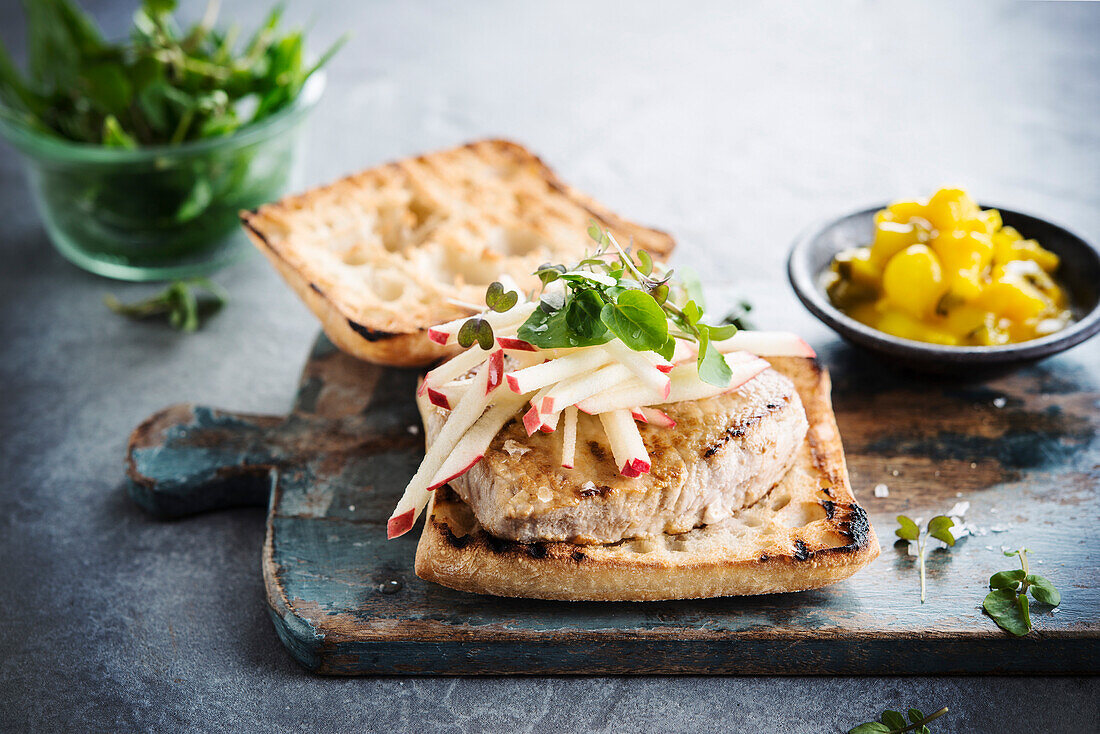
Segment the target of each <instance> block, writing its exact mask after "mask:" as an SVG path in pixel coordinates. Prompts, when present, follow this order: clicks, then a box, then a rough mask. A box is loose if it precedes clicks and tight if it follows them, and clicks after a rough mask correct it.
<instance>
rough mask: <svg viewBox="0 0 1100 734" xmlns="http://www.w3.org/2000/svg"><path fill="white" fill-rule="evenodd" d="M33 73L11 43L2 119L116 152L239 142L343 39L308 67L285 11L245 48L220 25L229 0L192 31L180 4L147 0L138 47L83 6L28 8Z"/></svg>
mask: <svg viewBox="0 0 1100 734" xmlns="http://www.w3.org/2000/svg"><path fill="white" fill-rule="evenodd" d="M24 7H25V8H26V14H27V47H28V57H29V58H28V61H29V63H28V72H29V73H28V76H26V77H25V76H24V75H23V74H22V73H21V72H20V71H19V69H18V68H17V67H16V65H15V63H14V62H13V61H12V59H11V57H10V56H9V55H8V53H7V51H6V50H5V49H4V47H3V46H2V45H0V114H2V115H4V116H7V117H9V118H11V119H14V120H16V121H17V122H19V123H21V124H23V125H26V126H28V127H31V128H34V129H36V130H38V131H40V132H49V133H53V134H56V135H58V136H60V137H63V138H67V139H69V140H75V141H78V142H84V143H95V144H99V145H104V146H109V147H116V148H135V147H138V146H142V145H161V144H177V143H182V142H184V141H188V140H197V139H200V138H212V137H218V136H222V135H228V134H230V133H232V132H234V131H235V130H237V129H238V128H240V127H242V126H244V125H248V124H251V123H254V122H258V121H260V120H262V119H264V118H266V117H268V116H270V115H271V114H273V113H275V112H277V111H279V110H280V109H282V108H284V107H286V106H287V105H288V104H289V103H291V102H292V101H293V100H294V99H295V98H296V97H297V96H298V93H299V92H300V91H301V89H302V87H303V85H304V84H305V82H306V80H307V79H308V78H309V77H310V75H311V74H313V72H315V71H316V70H317V69H318V68H320V67H321V66H322V65H323V64H325V63H326V62H327V61H328V59H329V58H331V56H332V54H333V53H334V52H335V51H336V49H337V48H338V47H339V46H340V44H341V43H342V42H343V39H341V41H339V42H337V43H336V44H335V45H334V46H333V47H332V48H330V49H329V50H328V51H327V52H325V53H324V54H322V56H321V57H320V59H319V60H317V61H316V62H314V63H313V64H307V63H306V61H305V54H304V38H303V35H302V32H301V31H291V32H289V33H283V32H281V31H280V29H279V22H280V19H281V16H282V8H281V7H276V8H275V9H274V10H272V11H271V13H270V15H269V16H268V18H267V20H266V21H265V22H264V23H263V24H262V25H261V26H260V27H259V28H258V29H256V31H255V32H254V33H253V34H252V35H251V37H250V38H249V39H248V40H247V41H246V42H245V43H244V44H243V45H239V44H238V43H237V39H238V37H239V35H240V29H239V28H238V27H237V26H231V27H229V28H228V29H227V30H225V31H219V30H215V29H214V23H215V20H216V16H217V9H218V2H217V0H211V2H210V4H209V5H208V7H207V11H206V14H205V15H204V16H203V18H202V19H201V20H200V21H199V22H198V23H196V24H195V25H194V26H192V27H191V28H190V29H189V30H187V31H186V32H183V31H181V30H180V29H179V27H178V26H177V24H176V22H175V20H174V18H173V17H172V14H173V12H174V11H175V9H176V0H144V2H143V3H142V4H141V7H140V8H139V9H138V10H137V12H136V13H135V14H134V27H133V29H132V31H131V33H130V39H129V41H128V42H123V43H108V42H107V41H106V40H105V39H104V38H103V34H102V33H101V32H100V30H99V28H98V27H97V26H96V24H95V23H94V22H93V21H92V19H91V18H90V17H88V16H87V15H86V14H84V13H83V12H82V11H81V10H80V8H79V7H77V6H76V4H75V3H74V2H72V0H25V2H24Z"/></svg>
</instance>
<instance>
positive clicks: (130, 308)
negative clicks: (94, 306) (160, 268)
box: [103, 278, 229, 331]
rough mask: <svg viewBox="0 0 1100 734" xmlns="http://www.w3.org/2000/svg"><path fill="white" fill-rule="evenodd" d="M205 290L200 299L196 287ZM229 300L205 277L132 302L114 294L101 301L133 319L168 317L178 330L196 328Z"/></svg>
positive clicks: (217, 286) (169, 287)
mask: <svg viewBox="0 0 1100 734" xmlns="http://www.w3.org/2000/svg"><path fill="white" fill-rule="evenodd" d="M196 289H197V290H201V291H203V292H204V294H205V295H204V297H203V298H199V297H198V296H196V294H195V290H196ZM228 300H229V297H228V295H227V294H226V292H225V290H224V289H223V288H222V287H221V286H219V285H217V284H216V283H213V282H212V281H210V280H207V279H206V278H192V279H190V280H178V281H175V282H174V283H171V284H170V285H169V286H168V287H166V288H165V289H164V290H163V291H161V292H160V293H157V294H155V295H153V296H150V297H149V298H146V299H145V300H142V301H137V302H135V303H122V302H121V301H119V300H118V299H117V298H116V297H115V296H113V295H110V294H108V295H106V296H104V298H103V302H104V303H105V304H106V305H107V308H109V309H111V310H112V311H114V312H115V313H117V314H119V315H121V316H126V317H128V318H132V319H147V318H152V317H157V316H167V317H168V323H169V324H170V325H171V326H172V327H173V328H175V329H178V330H179V331H195V330H197V329H198V328H199V326H200V325H201V323H202V321H203V320H204V319H206V318H209V317H210V316H212V315H213V314H214V313H216V312H217V311H218V310H219V309H221V307H222V306H224V305H225V303H226V302H227V301H228Z"/></svg>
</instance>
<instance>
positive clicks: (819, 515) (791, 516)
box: [778, 502, 826, 528]
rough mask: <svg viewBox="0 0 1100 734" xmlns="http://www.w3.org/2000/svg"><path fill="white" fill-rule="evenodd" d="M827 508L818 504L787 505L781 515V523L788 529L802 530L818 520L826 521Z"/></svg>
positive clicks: (800, 503) (799, 503)
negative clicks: (801, 528)
mask: <svg viewBox="0 0 1100 734" xmlns="http://www.w3.org/2000/svg"><path fill="white" fill-rule="evenodd" d="M825 517H826V515H825V508H824V507H822V506H821V505H820V504H819V503H817V502H798V503H795V504H790V505H787V506H786V507H784V508H783V512H781V513H779V518H778V519H779V521H780V522H781V523H783V524H784V525H785V526H787V527H788V528H800V527H803V526H806V525H809V524H810V523H812V522H816V521H818V520H824V519H825Z"/></svg>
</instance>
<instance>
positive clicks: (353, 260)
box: [340, 248, 370, 267]
mask: <svg viewBox="0 0 1100 734" xmlns="http://www.w3.org/2000/svg"><path fill="white" fill-rule="evenodd" d="M340 259H341V260H343V262H344V264H345V265H350V266H352V267H358V266H359V265H366V264H367V263H368V262H370V254H369V253H367V252H366V251H365V250H361V249H359V248H354V249H351V250H348V251H347V252H345V253H344V254H343V256H342V257H341V258H340Z"/></svg>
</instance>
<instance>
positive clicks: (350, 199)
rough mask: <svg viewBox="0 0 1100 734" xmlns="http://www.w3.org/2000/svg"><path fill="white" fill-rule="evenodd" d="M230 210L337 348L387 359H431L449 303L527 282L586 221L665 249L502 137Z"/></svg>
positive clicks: (667, 243) (571, 256)
mask: <svg viewBox="0 0 1100 734" xmlns="http://www.w3.org/2000/svg"><path fill="white" fill-rule="evenodd" d="M241 219H242V222H243V224H244V227H245V230H246V232H248V234H249V236H250V238H251V239H252V241H253V242H254V243H255V244H256V246H257V247H258V248H259V249H260V250H261V251H262V252H263V253H264V254H265V255H266V256H267V257H268V258H269V259H270V260H271V261H272V263H273V264H274V265H275V266H276V268H277V269H278V270H279V272H280V273H282V274H283V276H284V277H285V278H286V279H287V281H288V282H289V283H290V284H291V285H292V286H293V287H294V288H295V290H296V291H297V292H298V293H299V295H300V296H301V297H302V298H303V299H304V300H305V301H306V303H307V305H309V306H310V308H311V309H312V310H313V311H314V312H315V313H316V314H317V316H318V317H319V318H321V321H322V324H323V325H324V327H325V331H326V333H328V336H329V337H330V338H331V339H332V340H333V342H335V343H336V345H337V346H339V347H341V348H342V349H344V350H345V351H348V352H350V353H351V354H353V355H354V356H358V357H360V358H363V359H367V360H370V361H375V362H380V363H383V364H393V365H418V364H426V363H428V362H430V361H432V360H434V359H437V358H439V357H441V356H445V354H446V351H445V350H444V349H443V348H442V347H439V346H438V345H436V344H433V343H431V342H429V341H428V340H427V339H425V338H423V334H422V332H424V331H426V330H427V328H428V327H430V326H432V325H434V324H439V323H443V322H446V321H450V320H452V319H456V318H460V317H462V316H464V315H467V314H469V313H470V309H467V308H463V307H462V306H460V305H456V302H463V303H469V304H474V305H479V304H484V296H485V288H486V286H487V285H488V284H489V283H492V282H493V281H495V280H499V279H500V277H501V275H502V274H505V273H506V274H508V275H510V276H511V277H512V278H514V279H515V280H516V281H517V282H518V283H519V284H520V285H521V286H522V287H524V288H534V287H535V286H537V285H538V279H537V278H536V277H535V276H534V275H532V273H533V272H534V271H535V270H536V269H537V267H538V266H539V265H541V264H542V263H545V262H548V261H549V262H563V263H570V262H574V261H576V260H579V259H580V258H581V257H582V256H583V255H584V253H585V251H586V250H588V249H590V248H591V247H592V246H593V243H592V241H591V240H590V239H589V238H588V235H587V233H586V230H587V227H588V223H589V222H590V221H592V220H595V221H596V222H597V223H598V224H599V225H600V226H601V227H605V228H608V229H610V230H611V231H612V233H613V234H614V235H615V236H616V237H617V238H618V239H620V241H621V242H623V243H624V244H625V243H626V242H629V241H633V242H634V244H635V246H637V247H639V248H643V249H645V250H648V251H649V252H650V253H651V254H653V255H654V256H656V257H657V258H660V259H663V258H666V257H667V256H668V255H669V253H671V251H672V249H673V246H674V243H673V240H672V238H671V237H670V236H669V235H667V234H665V233H664V232H660V231H657V230H654V229H649V228H646V227H643V226H641V225H638V224H635V223H633V222H630V221H627V220H625V219H622V218H621V217H619V216H617V215H616V214H614V213H612V212H611V211H609V210H608V209H606V208H604V207H603V206H601V205H600V204H598V203H596V202H595V201H594V200H592V199H591V198H589V197H588V196H585V195H584V194H581V193H580V192H578V191H576V190H574V189H573V188H571V187H569V186H567V185H566V184H564V183H562V182H561V181H560V180H559V179H558V178H557V176H555V175H554V173H553V172H552V171H551V170H550V169H549V168H547V167H546V165H545V164H543V163H542V161H540V160H539V159H538V158H537V157H536V156H535V155H534V154H533V153H531V152H530V151H528V150H527V149H526V148H524V147H522V146H520V145H517V144H515V143H511V142H508V141H504V140H486V141H481V142H476V143H471V144H469V145H464V146H462V147H460V148H454V149H451V150H445V151H441V152H437V153H431V154H428V155H422V156H419V157H416V158H411V159H407V160H403V161H398V162H395V163H390V164H387V165H383V166H380V167H378V168H373V169H370V170H367V171H363V172H361V173H358V174H355V175H352V176H348V177H347V178H343V179H341V180H339V181H336V182H335V183H332V184H329V185H327V186H323V187H320V188H316V189H313V190H311V191H307V192H306V193H304V194H300V195H297V196H289V197H286V198H284V199H282V200H280V201H277V202H275V203H272V204H266V205H264V206H261V207H260V208H259V209H257V210H256V211H251V212H242V213H241Z"/></svg>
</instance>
